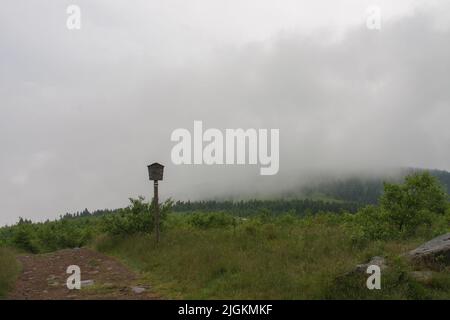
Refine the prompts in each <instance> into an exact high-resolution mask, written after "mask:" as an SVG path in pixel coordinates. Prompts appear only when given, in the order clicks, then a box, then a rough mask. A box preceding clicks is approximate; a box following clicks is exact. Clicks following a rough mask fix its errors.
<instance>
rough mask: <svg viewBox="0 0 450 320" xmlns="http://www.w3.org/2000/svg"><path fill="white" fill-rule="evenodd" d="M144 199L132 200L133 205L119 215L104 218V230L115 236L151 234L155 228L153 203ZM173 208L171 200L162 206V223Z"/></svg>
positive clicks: (119, 212)
mask: <svg viewBox="0 0 450 320" xmlns="http://www.w3.org/2000/svg"><path fill="white" fill-rule="evenodd" d="M144 200H145V199H144V197H141V196H140V197H138V198H137V199H133V198H130V202H131V204H130V205H129V206H128V207H127V208H124V209H120V210H119V211H118V212H117V213H114V214H111V215H107V216H104V217H103V221H102V230H103V231H104V232H106V233H107V234H110V235H114V236H126V235H132V234H137V233H150V232H152V231H153V230H154V228H155V218H154V212H155V207H154V204H153V203H148V202H145V201H144ZM171 207H172V201H171V200H170V199H169V200H167V201H166V202H164V203H163V204H162V205H161V206H160V222H161V224H162V222H163V221H164V219H165V218H166V216H167V213H168V212H169V211H170V209H171Z"/></svg>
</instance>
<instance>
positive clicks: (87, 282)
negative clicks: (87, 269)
mask: <svg viewBox="0 0 450 320" xmlns="http://www.w3.org/2000/svg"><path fill="white" fill-rule="evenodd" d="M93 284H94V280H83V281H81V287H82V288H83V287H89V286H92V285H93Z"/></svg>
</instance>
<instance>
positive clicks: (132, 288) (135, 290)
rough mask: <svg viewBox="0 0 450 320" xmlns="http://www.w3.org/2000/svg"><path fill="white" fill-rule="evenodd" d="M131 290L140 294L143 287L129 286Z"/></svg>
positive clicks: (143, 289)
mask: <svg viewBox="0 0 450 320" xmlns="http://www.w3.org/2000/svg"><path fill="white" fill-rule="evenodd" d="M131 290H132V291H133V292H134V293H137V294H141V293H143V292H144V291H145V288H143V287H131Z"/></svg>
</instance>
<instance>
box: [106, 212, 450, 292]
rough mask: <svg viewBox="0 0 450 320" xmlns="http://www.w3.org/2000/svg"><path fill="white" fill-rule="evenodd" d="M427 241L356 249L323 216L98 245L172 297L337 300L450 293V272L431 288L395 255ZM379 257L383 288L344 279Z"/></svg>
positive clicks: (180, 229)
mask: <svg viewBox="0 0 450 320" xmlns="http://www.w3.org/2000/svg"><path fill="white" fill-rule="evenodd" d="M421 241H423V239H416V240H412V241H408V242H407V243H402V242H377V243H371V244H367V245H364V246H363V247H356V246H355V245H354V244H353V242H352V241H351V239H350V237H349V236H347V233H346V232H345V230H343V227H342V225H341V224H339V223H338V222H333V219H330V218H324V217H314V218H307V219H296V220H295V221H285V222H282V221H281V222H277V223H263V224H255V223H254V222H252V221H249V222H244V223H243V224H242V225H240V226H238V227H237V228H236V229H235V230H234V229H233V228H211V229H205V230H200V229H195V228H188V227H186V226H184V227H183V226H177V227H174V228H170V229H169V230H166V231H165V233H164V237H163V241H162V243H161V244H160V245H159V246H156V245H155V243H154V240H153V238H151V237H148V236H134V237H130V238H126V239H111V238H109V239H104V240H103V241H100V242H99V243H98V249H99V250H101V251H103V252H106V253H109V254H113V255H115V256H118V257H120V258H121V259H122V260H124V261H125V263H127V264H128V265H130V266H131V267H132V268H134V269H136V270H138V271H141V272H143V273H144V274H145V275H146V276H147V278H148V281H149V283H150V284H151V285H153V287H154V288H155V289H156V290H157V291H159V292H160V293H161V294H163V295H165V296H166V297H168V298H187V299H328V298H329V299H333V298H357V299H358V298H365V299H372V298H386V299H392V298H394V299H416V298H420V299H426V298H447V299H448V298H450V280H445V279H450V273H449V272H448V271H446V272H441V273H440V274H439V276H438V278H437V280H435V281H434V283H433V282H432V283H429V284H427V285H424V284H421V283H418V282H416V281H415V280H413V279H411V278H410V277H408V271H409V270H408V268H409V267H408V266H406V265H403V264H402V262H401V261H400V260H398V259H397V258H396V257H397V256H398V255H399V254H401V253H402V252H405V251H406V250H409V249H411V248H413V247H415V246H417V245H418V244H419V243H420V242H421ZM374 255H382V256H385V257H387V258H388V261H389V263H391V264H392V265H393V268H392V269H391V271H390V272H388V273H386V274H383V276H382V286H383V289H382V290H380V291H377V290H374V291H369V290H368V289H367V288H366V287H365V281H366V275H363V276H362V277H361V276H358V277H356V278H355V277H341V276H342V275H343V274H345V273H346V272H347V271H349V270H351V269H352V268H353V267H354V266H355V265H356V264H358V263H360V262H362V261H366V260H367V259H369V258H370V257H372V256H374Z"/></svg>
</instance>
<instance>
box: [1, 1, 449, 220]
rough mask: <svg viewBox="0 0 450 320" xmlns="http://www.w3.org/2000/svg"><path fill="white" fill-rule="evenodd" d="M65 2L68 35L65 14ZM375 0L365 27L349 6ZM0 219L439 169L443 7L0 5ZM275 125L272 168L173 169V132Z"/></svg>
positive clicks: (443, 156) (445, 63) (444, 158)
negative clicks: (373, 17) (375, 16)
mask: <svg viewBox="0 0 450 320" xmlns="http://www.w3.org/2000/svg"><path fill="white" fill-rule="evenodd" d="M70 4H76V5H78V6H79V7H80V8H81V30H68V29H67V28H66V19H67V17H68V15H67V13H66V8H67V6H68V5H70ZM370 5H378V6H379V7H380V9H381V30H369V29H368V28H367V27H366V18H367V14H366V9H367V8H368V7H369V6H370ZM0 6H1V8H0V99H1V100H0V150H1V156H0V225H2V224H6V223H14V222H16V221H17V219H18V217H19V216H22V217H26V218H31V219H33V220H40V219H44V218H55V217H57V216H58V215H59V214H62V213H65V212H73V211H76V210H82V209H84V208H85V207H87V208H89V209H97V208H116V207H122V206H125V205H127V202H128V200H127V198H128V197H130V196H137V195H145V196H148V195H150V194H151V191H152V189H151V184H150V182H149V181H148V180H147V179H148V177H147V173H146V165H147V164H149V163H151V162H153V161H159V162H161V163H164V164H165V165H166V173H165V180H164V181H163V182H161V183H160V186H161V196H162V198H167V197H169V196H171V197H174V198H175V199H188V198H190V199H202V198H211V197H221V196H229V195H236V194H239V195H243V194H249V195H254V194H257V193H262V194H267V193H270V192H274V191H276V190H278V191H279V190H282V189H289V188H290V187H292V186H295V185H296V184H299V183H302V181H303V182H304V181H306V177H307V176H308V175H309V174H311V173H312V172H351V171H367V172H373V171H377V170H382V168H386V167H397V166H398V167H402V166H414V167H425V168H439V169H445V170H450V125H449V119H450V2H449V1H446V0H441V1H430V0H423V1H412V0H409V1H407V0H396V1H392V0H386V1H364V0H346V1H336V0H329V1H323V0H322V1H318V0H316V1H300V0H282V1H275V0H270V1H269V0H239V1H230V0H220V1H217V0H134V1H126V0H120V1H119V0H114V1H113V0H95V1H92V0H72V1H54V0H34V1H29V0H27V1H25V0H5V1H2V3H1V4H0ZM194 120H202V121H203V125H204V127H205V128H210V127H213V128H217V129H220V130H225V129H226V128H239V127H241V128H267V129H270V128H277V129H279V130H280V171H279V174H278V175H276V176H266V177H261V176H259V167H258V166H254V165H253V166H223V167H220V166H175V165H173V164H171V160H170V151H171V148H172V147H173V146H174V144H175V143H173V142H171V141H170V135H171V133H172V131H173V130H174V129H176V128H187V129H189V130H192V128H193V121H194Z"/></svg>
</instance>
